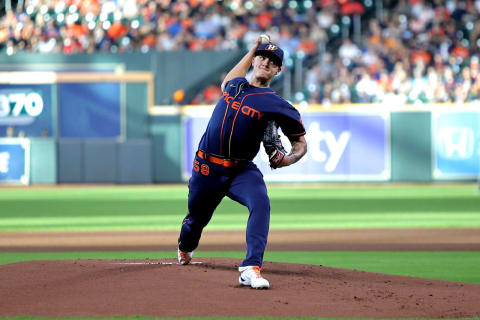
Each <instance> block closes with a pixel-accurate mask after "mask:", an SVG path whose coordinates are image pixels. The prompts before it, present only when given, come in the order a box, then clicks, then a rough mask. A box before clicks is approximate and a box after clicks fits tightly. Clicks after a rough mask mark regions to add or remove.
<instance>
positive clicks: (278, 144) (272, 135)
mask: <svg viewBox="0 0 480 320" xmlns="http://www.w3.org/2000/svg"><path fill="white" fill-rule="evenodd" d="M263 147H264V148H265V152H266V153H267V155H268V159H269V162H270V168H272V169H277V168H278V167H279V166H280V163H281V162H282V160H283V158H284V157H285V155H286V154H287V152H286V151H285V148H283V145H282V141H281V140H280V135H279V134H278V125H277V124H276V122H275V121H268V123H267V128H265V132H264V134H263Z"/></svg>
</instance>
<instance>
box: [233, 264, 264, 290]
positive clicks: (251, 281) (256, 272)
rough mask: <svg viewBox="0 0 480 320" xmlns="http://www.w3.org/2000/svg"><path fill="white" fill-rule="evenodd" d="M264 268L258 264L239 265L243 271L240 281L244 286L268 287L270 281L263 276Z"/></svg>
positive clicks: (239, 269) (239, 268)
mask: <svg viewBox="0 0 480 320" xmlns="http://www.w3.org/2000/svg"><path fill="white" fill-rule="evenodd" d="M261 270H262V269H261V268H260V267H257V266H246V267H238V271H240V272H241V274H240V277H239V278H238V282H239V283H240V284H241V285H244V286H251V287H252V288H254V289H268V288H270V283H269V282H268V280H267V279H265V278H263V277H262V275H261V273H260V271H261Z"/></svg>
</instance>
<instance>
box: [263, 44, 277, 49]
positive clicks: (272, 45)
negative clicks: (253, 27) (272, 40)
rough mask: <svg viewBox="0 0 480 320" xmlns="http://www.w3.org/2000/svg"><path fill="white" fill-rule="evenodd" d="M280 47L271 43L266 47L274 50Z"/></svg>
mask: <svg viewBox="0 0 480 320" xmlns="http://www.w3.org/2000/svg"><path fill="white" fill-rule="evenodd" d="M277 49H278V47H277V46H276V45H274V44H269V45H268V46H266V47H265V50H272V51H275V50H277Z"/></svg>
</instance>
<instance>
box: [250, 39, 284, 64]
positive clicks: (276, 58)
mask: <svg viewBox="0 0 480 320" xmlns="http://www.w3.org/2000/svg"><path fill="white" fill-rule="evenodd" d="M259 55H262V56H267V57H269V58H270V59H272V61H273V62H274V63H275V64H276V65H277V66H279V67H281V66H282V62H283V50H282V49H280V47H279V46H277V45H276V44H273V43H271V42H269V43H262V44H260V45H259V46H258V48H257V50H256V51H255V57H256V56H259Z"/></svg>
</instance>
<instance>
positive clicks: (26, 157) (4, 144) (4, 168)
mask: <svg viewBox="0 0 480 320" xmlns="http://www.w3.org/2000/svg"><path fill="white" fill-rule="evenodd" d="M29 168H30V141H29V140H28V139H0V183H13V184H28V183H29V175H30V172H29V171H30V170H29Z"/></svg>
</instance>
